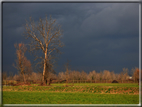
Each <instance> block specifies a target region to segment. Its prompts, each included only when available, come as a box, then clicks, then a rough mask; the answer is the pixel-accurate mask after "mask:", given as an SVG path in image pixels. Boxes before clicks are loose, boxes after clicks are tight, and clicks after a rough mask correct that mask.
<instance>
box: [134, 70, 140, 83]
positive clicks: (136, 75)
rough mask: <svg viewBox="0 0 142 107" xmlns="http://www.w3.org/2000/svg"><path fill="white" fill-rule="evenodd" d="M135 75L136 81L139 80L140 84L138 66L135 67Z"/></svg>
mask: <svg viewBox="0 0 142 107" xmlns="http://www.w3.org/2000/svg"><path fill="white" fill-rule="evenodd" d="M133 77H134V79H135V81H137V82H138V84H139V69H138V68H135V71H134V73H133Z"/></svg>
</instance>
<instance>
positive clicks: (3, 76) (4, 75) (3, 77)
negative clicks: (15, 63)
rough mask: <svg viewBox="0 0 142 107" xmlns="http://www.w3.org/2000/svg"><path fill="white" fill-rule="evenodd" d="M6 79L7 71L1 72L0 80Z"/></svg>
mask: <svg viewBox="0 0 142 107" xmlns="http://www.w3.org/2000/svg"><path fill="white" fill-rule="evenodd" d="M6 79H7V72H6V71H4V72H3V73H2V80H6Z"/></svg>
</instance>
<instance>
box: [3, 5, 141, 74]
mask: <svg viewBox="0 0 142 107" xmlns="http://www.w3.org/2000/svg"><path fill="white" fill-rule="evenodd" d="M45 15H48V16H49V15H52V17H53V18H55V19H56V20H57V22H58V23H59V24H61V25H62V29H63V31H64V33H63V38H62V41H63V42H64V44H65V47H64V48H63V49H61V51H62V52H63V54H62V55H61V56H60V59H59V61H58V67H57V69H56V71H59V70H60V69H62V67H63V64H64V63H65V62H66V61H67V59H68V60H70V61H71V62H70V65H71V67H72V69H75V70H85V71H90V70H93V69H95V70H98V71H100V70H104V69H108V70H114V71H115V72H120V71H121V70H122V67H128V68H129V69H131V68H132V67H135V66H138V50H139V48H138V45H139V43H138V23H139V22H138V15H139V14H138V4H132V3H125V4H122V3H4V4H3V65H4V66H5V67H4V66H3V69H4V70H9V69H8V66H9V68H10V67H11V65H12V63H13V62H14V60H15V58H16V56H15V49H14V43H16V42H17V43H19V42H21V41H24V42H26V41H25V40H24V37H22V36H21V35H22V33H23V31H24V27H23V25H24V24H25V19H27V20H28V18H29V17H30V16H32V17H33V18H34V20H35V21H38V19H39V18H40V17H41V18H43V19H44V18H45ZM9 53H10V54H9ZM28 57H29V58H30V56H28ZM6 66H7V67H6Z"/></svg>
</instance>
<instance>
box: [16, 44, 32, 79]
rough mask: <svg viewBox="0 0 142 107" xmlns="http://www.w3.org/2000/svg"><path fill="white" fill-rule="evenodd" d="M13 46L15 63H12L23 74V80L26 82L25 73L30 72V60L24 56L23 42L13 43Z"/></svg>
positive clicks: (24, 47)
mask: <svg viewBox="0 0 142 107" xmlns="http://www.w3.org/2000/svg"><path fill="white" fill-rule="evenodd" d="M14 46H15V48H16V55H17V59H16V64H13V66H14V67H15V68H16V69H17V70H18V71H19V73H20V74H21V75H23V79H24V82H26V77H25V74H28V73H31V72H32V67H31V62H30V61H29V60H27V58H26V57H25V52H26V50H27V48H26V46H25V44H23V43H19V44H18V45H17V44H15V45H14Z"/></svg>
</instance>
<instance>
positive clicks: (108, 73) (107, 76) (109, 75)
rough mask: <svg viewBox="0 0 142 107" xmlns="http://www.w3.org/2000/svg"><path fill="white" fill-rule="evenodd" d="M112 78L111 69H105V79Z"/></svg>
mask: <svg viewBox="0 0 142 107" xmlns="http://www.w3.org/2000/svg"><path fill="white" fill-rule="evenodd" d="M110 78H111V74H110V71H109V70H104V71H103V79H105V80H106V82H107V80H109V79H110Z"/></svg>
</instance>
